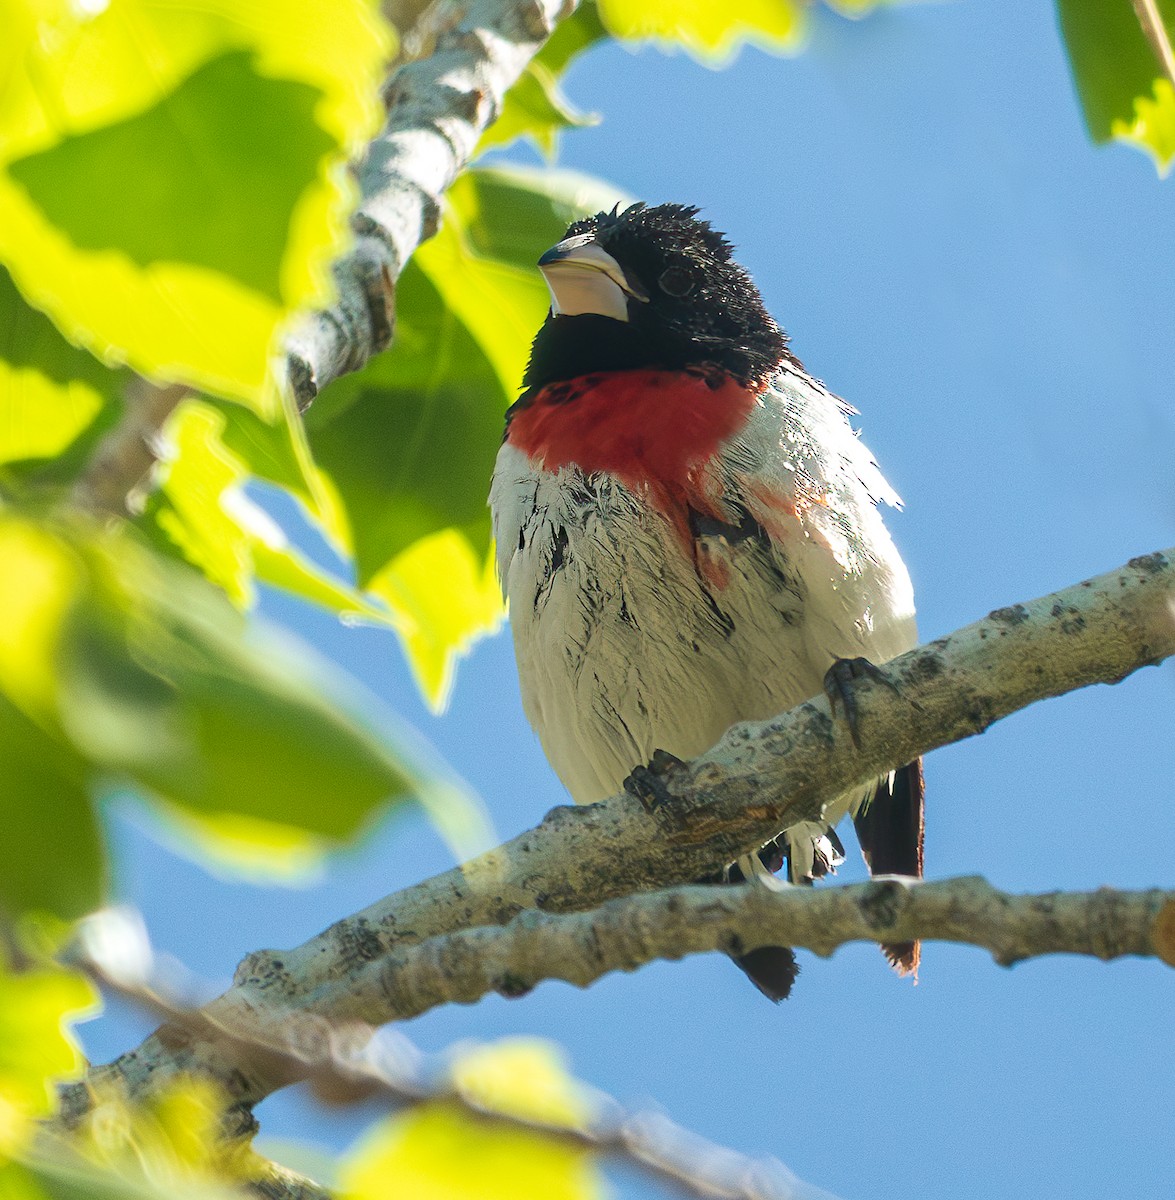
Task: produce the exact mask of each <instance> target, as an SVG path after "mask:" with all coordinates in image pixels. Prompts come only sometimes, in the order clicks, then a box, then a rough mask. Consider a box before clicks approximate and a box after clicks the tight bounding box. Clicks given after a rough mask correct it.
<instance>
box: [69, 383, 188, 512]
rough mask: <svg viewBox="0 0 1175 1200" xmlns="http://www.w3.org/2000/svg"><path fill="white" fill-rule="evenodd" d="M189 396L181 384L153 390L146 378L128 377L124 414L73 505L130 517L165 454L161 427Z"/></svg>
mask: <svg viewBox="0 0 1175 1200" xmlns="http://www.w3.org/2000/svg"><path fill="white" fill-rule="evenodd" d="M187 394H188V389H187V388H186V387H184V386H183V385H181V384H170V385H168V386H167V387H157V386H156V385H155V384H153V383H148V382H147V380H145V379H141V378H138V377H135V378H134V379H132V381H131V383H130V385H129V386H128V387H127V390H126V396H125V397H124V400H123V412H122V416H121V417H120V419H119V421H118V423H117V424H116V425H115V427H114V428H113V429H112V430H111V431H110V432H109V433H108V434H107V435H106V436H105V437H104V438H103V439H102V440H101V441H100V442H99V443H98V446H97V448H96V449H95V450H94V453H93V454H92V455H91V457H90V460H89V462H88V463H87V464H86V467H85V470H84V471H83V472H82V473H81V475H80V476H79V477H78V479H77V481H76V482H75V483H74V487H73V494H72V496H71V500H72V502H73V503H74V505H76V506H77V507H78V508H80V509H81V510H82V511H83V512H88V513H91V514H93V515H95V516H98V515H106V516H116V517H126V516H130V515H132V512H133V509H134V507H135V496H136V493H137V491H138V490H139V489H140V488H142V487H143V486H144V485H145V484H146V482H147V480H148V476H149V475H150V473H151V471H152V469H153V468H154V467H155V465H156V463H158V462H159V459H160V457H161V455H162V453H163V442H162V438H163V426H164V425H165V424H166V422H167V419H168V417H170V416H171V414H172V413H173V412H174V411H175V409H176V407H177V405H178V404H179V402H180V401H181V400H182V399H183V398H184V397H185V396H186V395H187Z"/></svg>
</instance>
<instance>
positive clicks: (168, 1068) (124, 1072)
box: [64, 548, 1175, 1119]
mask: <svg viewBox="0 0 1175 1200" xmlns="http://www.w3.org/2000/svg"><path fill="white" fill-rule="evenodd" d="M1173 653H1175V548H1173V549H1171V550H1168V551H1166V552H1164V553H1158V554H1150V555H1145V556H1142V557H1139V558H1135V559H1131V561H1130V562H1129V563H1127V564H1126V565H1125V566H1123V567H1121V568H1119V569H1118V570H1115V571H1111V572H1109V573H1108V574H1106V575H1102V576H1099V577H1097V578H1094V579H1089V580H1086V581H1084V582H1082V583H1079V584H1077V585H1075V586H1074V587H1071V588H1067V589H1065V590H1064V591H1061V592H1056V593H1053V594H1052V595H1048V596H1044V597H1042V598H1040V599H1038V600H1034V601H1030V602H1028V603H1026V604H1016V605H1012V606H1009V607H1007V608H1001V609H997V610H996V611H995V612H993V613H991V614H989V615H988V616H987V617H985V618H984V619H983V620H981V621H977V622H975V623H974V624H973V625H969V626H967V627H966V628H964V629H961V630H959V631H958V632H956V633H953V634H951V635H950V636H949V637H945V638H939V639H937V640H935V641H933V642H929V643H927V644H926V645H923V646H920V647H918V648H917V649H915V650H912V651H910V652H909V653H908V654H904V655H902V656H901V657H900V658H897V659H894V660H893V661H892V662H891V663H889V664H887V666H886V668H885V677H886V679H887V681H888V682H887V683H870V682H865V683H863V684H862V685H861V688H860V691H859V696H858V699H859V710H860V747H859V748H858V747H855V746H854V744H853V741H852V739H851V738H850V736H849V734H848V731H847V729H846V728H845V727H844V725H843V723H842V722H839V721H836V720H834V719H833V717H832V715H831V713H830V712H829V708H828V702H827V700H826V699H825V698H824V697H823V696H820V697H816V698H814V699H812V700H810V701H808V702H807V703H805V704H801V705H800V706H799V707H797V708H795V709H793V710H792V711H791V712H789V713H785V714H783V715H782V716H779V717H775V718H773V719H771V720H769V721H761V722H748V723H745V724H742V725H736V726H734V727H733V728H732V729H731V730H729V731H728V732H727V734H726V735H725V736H724V737H723V738H722V740H721V741H720V742H719V743H718V744H717V745H716V746H715V747H714V748H713V749H712V750H710V751H709V752H707V753H706V754H703V755H701V756H700V757H699V758H697V759H696V760H694V761H693V762H692V763H689V764H684V765H683V766H681V767H680V768H678V769H676V770H674V771H673V772H671V773H670V774H669V775H668V776H667V777H666V779H665V784H666V788H667V791H668V793H669V794H670V796H671V799H670V801H668V802H666V803H664V804H663V805H661V806H659V807H658V808H657V809H655V810H654V811H652V812H648V811H646V810H645V809H644V808H643V807H642V806H641V804H640V803H639V802H638V801H637V800H636V799H635V798H633V797H632V796H629V795H626V794H621V795H619V796H615V797H612V798H611V799H609V800H607V801H604V802H603V803H601V804H596V805H590V806H586V807H584V808H581V809H574V808H557V809H554V810H552V812H550V813H549V814H548V815H547V817H546V818H545V819H544V820H543V821H542V823H541V824H540V825H538V826H537V827H536V828H534V829H531V830H528V831H527V832H525V833H523V834H520V835H519V836H518V837H516V838H514V839H513V840H512V841H510V842H507V843H506V844H504V845H502V846H499V847H498V848H496V849H495V850H492V851H490V852H488V853H486V854H483V855H481V856H480V857H479V858H477V859H474V860H472V861H471V862H468V863H465V864H464V865H462V866H460V867H457V868H454V869H453V870H451V871H448V872H445V873H444V874H442V875H438V876H436V877H434V878H433V879H430V880H426V881H425V882H423V883H420V884H417V885H415V886H414V887H411V888H407V889H405V890H404V891H401V892H398V893H395V894H394V895H391V896H388V897H387V898H385V899H384V900H382V901H380V902H378V903H377V904H375V905H373V906H371V907H370V908H368V909H366V910H364V911H363V912H361V913H358V914H356V915H354V916H352V917H348V918H346V919H345V920H342V921H339V922H337V923H336V924H335V925H332V926H331V927H330V928H329V929H327V930H326V931H324V932H323V933H322V934H320V935H319V936H318V937H315V938H312V939H311V940H310V941H308V942H306V943H305V944H304V945H302V946H300V947H298V948H297V949H294V950H289V951H280V952H276V951H259V952H258V953H256V954H253V955H250V956H249V957H248V958H247V959H245V961H244V962H243V963H242V964H241V966H240V967H239V968H238V971H237V975H236V980H235V983H234V986H233V987H232V988H231V989H230V990H229V991H228V992H226V993H225V994H224V995H223V996H221V997H219V998H218V999H217V1000H215V1001H213V1002H212V1003H211V1004H210V1005H208V1006H207V1007H206V1009H205V1010H204V1011H205V1012H206V1013H207V1014H208V1017H209V1020H210V1021H211V1023H212V1024H213V1025H214V1026H217V1027H220V1028H229V1029H241V1030H250V1029H256V1028H261V1029H264V1028H265V1027H266V1024H267V1022H269V1023H272V1022H274V1021H278V1022H280V1021H281V1020H282V1014H283V1013H288V1012H290V1011H293V1010H298V1011H306V1012H313V1013H316V1014H317V1015H319V1016H320V1017H323V1018H325V1019H327V1020H329V1021H332V1022H340V1021H360V1022H362V1023H364V1024H368V1025H377V1024H380V1023H382V1022H384V1021H387V1020H390V1019H392V1018H394V1017H396V1016H401V1015H404V1014H403V1013H401V1012H400V1011H399V1009H398V1007H397V1004H395V1003H392V1002H390V1001H389V997H388V995H387V993H386V992H385V990H384V988H383V987H382V983H381V982H380V981H379V980H378V971H379V969H380V968H374V970H373V972H372V973H374V974H375V975H376V976H377V978H376V980H374V981H371V980H367V981H366V982H365V984H364V986H357V984H358V981H360V980H365V978H366V977H365V972H366V971H368V966H367V964H369V963H372V962H373V961H374V960H376V959H380V958H383V957H386V956H391V955H395V954H397V953H402V952H404V951H405V950H406V948H407V947H410V946H412V945H415V944H418V943H420V942H422V941H424V940H425V939H427V938H431V937H436V936H439V935H444V934H451V933H453V932H454V931H457V930H462V929H471V928H472V927H475V926H500V925H505V924H506V923H507V922H509V921H511V920H512V919H513V918H514V917H516V916H517V915H518V914H519V913H521V912H524V911H525V910H527V909H539V910H541V911H542V912H545V913H567V912H576V911H582V910H585V909H590V908H595V907H597V906H598V905H600V904H601V903H602V902H605V901H608V900H611V899H614V898H616V897H620V896H630V895H633V894H635V893H639V892H648V891H652V890H654V889H657V888H664V887H666V886H673V885H678V884H685V883H689V882H690V881H692V880H695V879H698V878H701V877H703V876H704V875H706V874H708V873H710V872H712V871H715V870H717V869H719V868H720V867H721V866H723V865H724V864H725V863H728V862H731V861H733V860H734V859H736V858H738V857H739V856H740V855H742V854H745V853H749V852H751V851H752V850H753V849H754V848H755V847H757V846H758V845H760V844H762V843H763V842H765V841H767V840H768V839H770V838H772V837H773V836H775V834H777V833H778V831H779V830H780V829H782V828H784V827H785V826H787V825H789V824H792V823H794V822H796V821H798V820H802V819H812V818H815V817H816V816H818V814H819V813H820V811H821V809H822V807H823V804H824V803H825V802H826V801H828V800H829V799H831V798H833V797H835V796H838V795H841V794H843V793H844V792H846V791H849V790H850V789H852V788H855V787H858V786H860V785H862V784H864V783H866V782H867V781H869V780H870V779H875V778H877V777H878V776H879V775H881V774H883V773H885V772H886V771H889V770H891V769H893V768H895V767H897V766H900V765H901V764H903V763H906V762H909V761H911V760H912V759H914V758H916V757H917V756H918V755H920V754H923V753H926V752H927V751H929V750H932V749H935V748H936V747H938V746H942V745H946V744H947V743H949V742H953V741H958V740H960V739H962V738H965V737H969V736H972V735H974V734H977V733H982V732H983V731H984V730H985V729H986V728H987V727H988V726H989V725H991V724H992V722H994V721H996V720H999V719H1000V718H1001V717H1004V716H1007V715H1008V714H1009V713H1012V712H1015V711H1017V710H1018V709H1021V708H1024V707H1026V706H1027V705H1029V704H1032V703H1034V702H1036V701H1038V700H1041V699H1044V698H1046V697H1049V696H1057V695H1061V694H1063V693H1065V692H1068V691H1072V690H1075V689H1076V688H1079V687H1084V686H1087V685H1089V684H1092V683H1116V682H1118V681H1120V680H1121V679H1123V678H1125V677H1126V676H1127V675H1129V674H1130V673H1131V672H1133V671H1135V670H1137V669H1138V668H1139V667H1143V666H1147V665H1151V664H1154V663H1157V662H1159V661H1161V660H1162V659H1164V658H1166V657H1168V656H1169V655H1171V654H1173ZM917 894H918V895H921V894H922V892H921V891H919V892H918V893H917ZM926 894H927V895H928V896H929V897H931V898H932V899H933V897H934V896H935V893H934V892H933V891H929V892H927V893H926ZM650 902H651V903H655V901H650ZM705 902H706V903H717V901H716V900H715V897H714V896H713V895H707V898H706V901H705ZM929 902H930V901H927V902H926V903H929ZM789 903H792V904H793V905H794V906H795V907H796V909H797V910H798V909H799V907H801V906H802V905H803V904H805V903H807V902H805V901H794V902H791V901H789ZM813 903H815V904H816V906H817V907H819V905H820V904H821V903H826V902H825V901H824V900H823V898H822V897H821V899H820V900H818V901H814V902H813ZM827 903H832V902H827ZM848 903H850V904H851V903H852V902H851V900H850V901H848ZM917 903H922V902H921V901H918V902H917ZM797 919H798V918H797ZM528 920H532V921H534V920H539V918H537V917H530V918H528ZM797 931H798V930H797ZM918 932H920V930H917V929H915V927H914V925H912V924H911V925H909V926H906V925H901V926H894V927H892V928H887V929H886V932H885V934H884V936H880V935H879V936H878V940H882V941H885V940H901V939H904V938H905V937H906V936H914V935H915V934H916V933H918ZM478 936H484V935H480V934H479V935H478ZM866 936H872V935H866ZM787 937H788V938H789V939H790V938H791V937H792V934H791V933H788V934H787ZM771 940H774V938H773V939H771ZM794 940H796V941H798V942H799V944H805V941H804V939H803V938H796V939H794ZM812 941H813V942H814V943H816V944H817V945H827V943H826V942H821V941H820V939H819V938H818V937H817V938H813V939H812ZM993 948H994V947H993ZM1122 952H1127V953H1135V952H1137V951H1136V950H1132V949H1127V950H1124V951H1122ZM368 983H370V984H371V986H367V984H368ZM501 983H502V980H501V979H500V978H499V980H498V984H497V985H496V986H498V990H509V989H508V987H502V986H500V985H501ZM417 1011H420V1010H419V1009H418V1010H417ZM184 1072H193V1073H197V1074H206V1075H210V1076H211V1077H212V1078H213V1079H214V1080H215V1081H216V1082H218V1083H219V1084H220V1086H221V1087H222V1088H224V1089H225V1091H226V1092H227V1094H228V1095H230V1096H231V1097H232V1098H233V1099H234V1100H235V1101H238V1102H240V1103H241V1104H244V1105H251V1104H253V1103H256V1102H257V1101H259V1100H260V1099H262V1098H263V1097H264V1096H266V1095H268V1094H269V1093H270V1092H272V1091H274V1090H276V1089H277V1088H279V1087H281V1086H284V1085H285V1084H286V1083H289V1082H291V1079H290V1078H289V1077H288V1075H287V1074H283V1072H282V1071H281V1070H279V1069H273V1070H269V1069H267V1068H266V1067H265V1065H264V1064H261V1063H255V1062H254V1063H249V1064H248V1065H247V1066H245V1065H242V1064H241V1063H240V1062H238V1061H235V1060H234V1057H233V1055H232V1054H231V1053H230V1052H228V1051H226V1049H225V1048H224V1047H223V1046H221V1045H219V1044H218V1043H217V1042H216V1040H215V1039H203V1038H200V1037H198V1036H194V1035H191V1034H190V1033H184V1032H182V1031H181V1032H179V1033H177V1032H176V1031H175V1030H170V1029H167V1028H165V1029H164V1030H163V1031H159V1032H157V1033H156V1034H154V1035H152V1037H151V1038H149V1039H148V1040H147V1041H146V1042H144V1043H143V1044H142V1045H141V1046H140V1047H139V1048H138V1049H136V1050H134V1051H131V1052H130V1053H128V1054H125V1055H123V1056H122V1057H121V1058H119V1059H118V1060H116V1061H115V1062H114V1063H112V1064H110V1065H109V1066H107V1067H101V1068H96V1069H95V1071H94V1072H93V1073H92V1078H93V1079H96V1080H101V1079H105V1078H114V1079H117V1080H118V1081H119V1082H120V1084H121V1085H122V1086H124V1087H125V1088H127V1090H128V1092H129V1093H130V1094H131V1095H136V1094H144V1093H149V1092H151V1091H153V1090H155V1089H157V1088H159V1087H160V1086H165V1085H166V1083H167V1082H168V1081H169V1080H170V1079H173V1078H174V1077H175V1076H176V1075H177V1074H178V1073H184ZM85 1103H86V1101H85V1096H84V1094H83V1093H80V1092H77V1093H74V1094H73V1095H72V1096H71V1097H70V1098H69V1099H68V1100H67V1104H66V1107H65V1112H64V1115H65V1117H66V1119H69V1117H70V1114H71V1112H73V1113H76V1112H78V1111H81V1110H82V1109H84V1107H85Z"/></svg>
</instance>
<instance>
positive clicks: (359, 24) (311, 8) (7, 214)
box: [0, 0, 388, 411]
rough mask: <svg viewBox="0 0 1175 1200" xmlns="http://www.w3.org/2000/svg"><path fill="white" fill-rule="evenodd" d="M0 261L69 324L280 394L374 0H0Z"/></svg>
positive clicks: (337, 188)
mask: <svg viewBox="0 0 1175 1200" xmlns="http://www.w3.org/2000/svg"><path fill="white" fill-rule="evenodd" d="M0 28H3V29H4V30H5V41H6V46H5V49H4V50H3V51H0V76H2V77H3V78H4V79H5V81H6V83H5V89H4V93H3V98H2V100H0V168H2V169H0V230H3V234H2V235H0V260H3V261H4V262H5V263H6V264H7V265H8V267H9V269H10V270H11V272H12V274H13V277H14V278H15V280H16V283H17V285H18V287H19V288H20V290H21V292H22V293H23V294H24V295H25V296H26V297H27V298H28V299H29V301H30V302H31V303H32V304H33V305H35V306H36V307H37V308H40V309H42V310H44V311H45V312H47V313H48V314H49V315H50V316H51V317H52V318H53V320H54V322H55V323H56V324H57V325H58V326H59V327H60V328H61V329H62V330H63V331H64V333H65V334H66V336H67V337H68V338H70V339H71V340H72V341H75V342H77V343H79V344H81V345H85V346H87V347H88V348H89V349H91V350H93V351H94V353H96V354H98V355H100V356H101V357H103V358H104V359H106V360H107V361H117V362H125V363H128V364H130V365H131V366H133V367H134V368H135V369H136V370H137V371H139V372H140V373H141V374H145V375H148V376H151V377H154V378H164V379H169V380H175V381H179V382H183V383H189V384H192V385H194V386H198V387H201V388H202V389H204V390H207V391H210V392H213V393H215V394H217V395H222V396H226V397H229V398H231V399H235V400H239V401H243V402H246V403H248V404H251V405H252V406H253V407H255V408H257V409H258V410H259V411H272V410H273V408H274V405H275V400H274V397H273V393H272V391H271V390H269V388H268V387H267V367H268V362H269V354H270V351H271V350H272V348H273V346H274V343H275V339H276V338H277V337H278V336H279V334H280V331H281V328H282V326H283V324H284V323H285V322H286V321H287V320H288V319H289V317H290V316H291V314H292V313H293V312H294V310H295V309H297V308H299V307H301V306H305V305H311V304H323V303H326V302H328V300H329V297H330V283H329V275H328V271H327V264H328V263H329V261H330V259H331V258H333V257H335V256H336V255H337V254H338V253H340V251H341V250H342V249H343V248H344V246H345V242H346V238H347V227H346V215H347V210H348V208H349V207H350V204H351V200H352V196H353V188H352V186H351V185H350V184H349V183H347V182H346V176H345V174H344V172H343V170H342V167H343V165H344V163H345V162H346V161H347V160H348V158H351V157H353V156H354V155H355V153H356V152H357V151H358V150H359V148H360V147H361V146H362V144H363V143H364V142H365V141H366V140H367V138H368V137H369V136H370V135H371V134H372V133H374V131H375V129H376V128H377V126H378V122H379V119H380V111H379V104H378V83H379V78H380V75H381V73H382V71H383V68H384V64H385V62H386V57H387V51H388V38H387V34H386V32H385V27H384V26H383V25H382V23H381V22H380V21H379V18H378V13H377V6H376V5H375V4H374V3H373V2H372V0H338V2H337V3H334V4H332V5H330V6H329V8H326V7H324V6H322V5H321V4H318V3H316V0H238V3H236V4H233V5H214V6H209V5H206V4H200V3H198V2H197V0H189V2H188V3H183V2H181V3H178V4H168V5H160V4H157V3H154V2H153V0H110V3H109V4H105V5H100V6H99V5H82V4H78V5H73V4H66V3H64V2H59V3H49V4H48V5H46V4H44V3H40V2H39V0H0Z"/></svg>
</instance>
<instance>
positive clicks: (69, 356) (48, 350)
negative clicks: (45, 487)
mask: <svg viewBox="0 0 1175 1200" xmlns="http://www.w3.org/2000/svg"><path fill="white" fill-rule="evenodd" d="M0 330H3V334H2V335H0V347H2V348H0V465H3V464H8V466H9V470H8V471H6V472H5V474H9V475H11V473H12V467H13V466H14V465H17V464H20V469H19V472H18V473H19V474H20V475H21V476H22V477H23V476H27V475H30V474H35V475H36V476H37V477H38V478H45V477H46V476H50V475H51V476H52V477H53V478H58V479H60V478H63V477H66V476H67V475H68V473H69V472H70V471H71V470H72V469H75V468H76V467H77V466H79V465H80V463H81V461H83V459H84V457H85V456H86V455H88V453H89V451H90V450H91V449H92V447H93V444H94V442H95V440H96V439H97V437H99V436H100V435H101V434H102V433H103V432H105V430H106V429H107V428H108V427H109V426H110V424H111V423H112V421H113V420H114V418H115V417H116V416H117V414H118V411H119V409H120V397H121V395H122V391H123V388H125V386H126V384H127V382H128V380H129V379H130V372H129V371H112V370H110V369H108V368H107V367H105V366H103V365H102V363H100V362H99V361H98V360H97V359H96V358H94V357H93V355H91V354H88V353H86V351H84V350H79V349H78V348H77V347H76V346H71V345H70V344H69V342H67V341H66V340H65V338H63V337H62V336H61V334H60V333H58V331H57V329H56V327H55V326H54V324H53V322H52V321H50V320H49V318H48V317H46V316H45V315H44V314H43V313H39V312H37V310H36V309H34V308H30V307H29V306H28V305H27V304H26V303H25V301H24V299H23V297H22V296H21V295H20V293H19V292H18V291H17V290H16V285H15V284H14V283H13V282H12V277H11V276H10V275H9V274H8V272H7V271H6V270H4V268H3V267H0ZM53 460H56V461H53Z"/></svg>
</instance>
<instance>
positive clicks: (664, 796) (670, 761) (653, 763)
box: [624, 750, 685, 813]
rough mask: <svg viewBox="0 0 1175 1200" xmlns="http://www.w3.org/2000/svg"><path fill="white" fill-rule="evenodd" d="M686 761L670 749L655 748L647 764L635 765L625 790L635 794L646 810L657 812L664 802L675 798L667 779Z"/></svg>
mask: <svg viewBox="0 0 1175 1200" xmlns="http://www.w3.org/2000/svg"><path fill="white" fill-rule="evenodd" d="M684 766H685V763H684V762H682V761H681V759H680V758H678V757H677V755H676V754H670V753H669V751H668V750H654V751H653V757H652V759H651V760H650V761H649V763H648V765H647V766H641V767H634V768H633V771H632V774H631V775H629V777H628V778H627V779H626V780H625V781H624V790H625V791H626V792H627V793H628V794H629V795H630V796H635V797H636V798H637V799H638V800H639V801H640V802H641V807H642V808H643V809H644V810H645V812H649V813H651V812H655V811H656V810H657V809H658V808H660V807H661V805H662V804H666V803H668V801H670V800H672V799H673V793H672V792H670V790H669V787H668V785H667V784H666V782H665V781H666V779H667V778H668V777H669V776H670V775H671V774H672V773H673V772H674V771H676V770H677V768H678V767H684Z"/></svg>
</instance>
